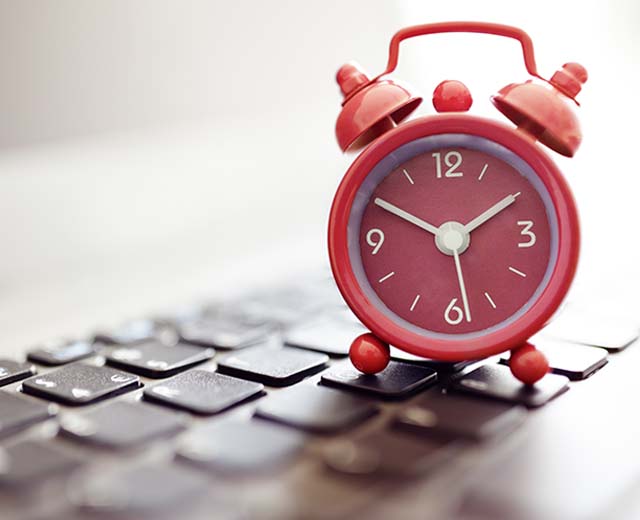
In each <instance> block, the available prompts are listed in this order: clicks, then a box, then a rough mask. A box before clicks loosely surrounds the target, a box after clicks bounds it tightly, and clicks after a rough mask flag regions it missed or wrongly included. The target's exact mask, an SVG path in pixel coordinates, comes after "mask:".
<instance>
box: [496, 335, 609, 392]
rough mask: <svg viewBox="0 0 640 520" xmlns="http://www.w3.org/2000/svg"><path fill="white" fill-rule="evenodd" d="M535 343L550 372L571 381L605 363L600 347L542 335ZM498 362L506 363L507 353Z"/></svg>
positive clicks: (603, 352) (584, 375)
mask: <svg viewBox="0 0 640 520" xmlns="http://www.w3.org/2000/svg"><path fill="white" fill-rule="evenodd" d="M535 345H536V348H538V349H539V350H541V351H542V352H544V354H545V355H546V356H547V359H548V360H549V366H550V367H551V371H552V372H554V373H555V374H560V375H562V376H567V377H568V378H569V379H571V380H573V381H577V380H580V379H586V378H587V377H589V376H590V375H591V374H593V373H594V372H596V371H597V370H598V369H600V368H602V367H603V366H604V365H606V364H607V351H606V350H605V349H603V348H600V347H589V346H586V345H578V344H576V343H568V342H564V341H557V340H552V339H544V338H542V337H540V338H536V341H535ZM500 362H501V363H502V364H508V363H509V354H503V356H502V358H501V359H500Z"/></svg>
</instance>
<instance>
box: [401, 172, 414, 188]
mask: <svg viewBox="0 0 640 520" xmlns="http://www.w3.org/2000/svg"><path fill="white" fill-rule="evenodd" d="M402 173H404V176H405V177H406V178H407V180H408V181H409V182H410V183H411V184H415V183H414V182H413V179H412V178H411V175H409V172H408V171H407V170H404V169H403V170H402Z"/></svg>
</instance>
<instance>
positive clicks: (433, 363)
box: [390, 347, 475, 373]
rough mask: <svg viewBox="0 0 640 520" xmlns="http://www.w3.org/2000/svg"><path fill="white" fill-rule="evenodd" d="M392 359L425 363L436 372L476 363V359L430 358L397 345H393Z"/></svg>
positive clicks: (419, 363) (455, 370)
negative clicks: (439, 359)
mask: <svg viewBox="0 0 640 520" xmlns="http://www.w3.org/2000/svg"><path fill="white" fill-rule="evenodd" d="M390 350H391V359H395V360H396V361H404V362H406V363H415V364H418V365H425V366H429V367H431V368H433V369H434V370H435V371H436V372H438V373H440V372H448V373H450V372H459V371H460V370H462V369H463V368H465V367H467V366H469V365H471V364H472V363H475V361H473V360H471V361H438V360H436V359H429V358H424V357H420V356H416V355H415V354H410V353H409V352H405V351H404V350H400V349H399V348H396V347H391V348H390Z"/></svg>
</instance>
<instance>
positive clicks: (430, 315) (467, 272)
mask: <svg viewBox="0 0 640 520" xmlns="http://www.w3.org/2000/svg"><path fill="white" fill-rule="evenodd" d="M557 242H558V230H557V223H556V216H555V209H554V207H553V204H552V202H551V198H550V196H549V194H548V193H547V191H546V188H545V185H544V183H543V182H542V181H541V180H540V178H538V176H537V175H536V173H535V171H534V170H533V169H532V168H531V167H530V166H529V165H528V164H527V163H525V162H524V161H523V160H522V159H521V158H519V157H518V156H516V155H515V154H514V153H513V152H510V151H509V150H507V149H506V148H504V147H502V146H500V145H498V144H496V143H494V142H492V141H490V140H488V139H485V138H482V137H475V136H469V135H463V134H448V135H438V136H431V137H426V138H422V139H419V140H416V141H413V142H410V143H408V144H406V145H404V146H402V147H400V148H399V149H397V150H395V151H394V153H393V154H392V156H390V157H387V158H385V159H384V160H383V161H381V162H380V163H379V164H378V165H377V166H376V167H375V168H374V169H373V170H372V171H371V173H370V174H369V175H368V176H367V178H366V179H365V181H364V182H363V183H362V185H361V186H360V189H359V191H358V193H357V195H356V197H355V201H354V204H353V208H352V210H351V216H350V219H349V255H350V256H351V259H352V264H353V265H354V268H355V269H354V270H355V273H356V277H357V278H358V279H359V282H360V284H361V285H362V286H363V290H364V292H365V293H366V294H367V295H368V296H369V299H370V300H371V302H372V303H373V304H374V305H375V306H376V307H378V308H379V310H380V311H381V312H382V313H383V314H384V315H385V316H387V317H389V318H390V319H392V320H393V321H395V322H396V323H398V324H399V325H401V326H403V327H405V328H407V329H410V330H412V331H414V332H417V333H419V334H421V335H423V336H425V335H426V336H429V335H431V336H435V337H447V336H450V335H455V336H457V337H458V338H460V337H467V338H472V337H476V336H478V335H482V334H486V333H488V332H492V331H495V330H498V329H500V328H502V327H505V326H507V325H509V324H510V323H512V322H513V321H515V320H516V319H517V318H518V317H519V316H521V315H522V314H523V313H525V312H526V311H527V309H528V308H529V307H531V305H533V303H534V302H535V301H536V299H537V298H538V297H539V296H540V294H541V292H542V291H543V290H544V288H545V286H546V285H547V283H548V281H549V279H550V277H551V273H552V271H553V267H554V265H555V260H556V256H557V247H558V246H557Z"/></svg>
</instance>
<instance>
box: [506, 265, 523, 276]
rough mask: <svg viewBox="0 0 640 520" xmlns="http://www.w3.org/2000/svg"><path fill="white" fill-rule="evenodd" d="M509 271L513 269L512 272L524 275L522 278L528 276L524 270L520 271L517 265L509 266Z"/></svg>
mask: <svg viewBox="0 0 640 520" xmlns="http://www.w3.org/2000/svg"><path fill="white" fill-rule="evenodd" d="M509 271H511V272H512V273H515V274H517V275H518V276H522V278H526V277H527V275H526V274H524V273H523V272H522V271H518V270H517V269H516V268H515V267H511V266H509Z"/></svg>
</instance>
